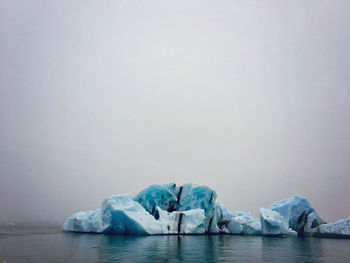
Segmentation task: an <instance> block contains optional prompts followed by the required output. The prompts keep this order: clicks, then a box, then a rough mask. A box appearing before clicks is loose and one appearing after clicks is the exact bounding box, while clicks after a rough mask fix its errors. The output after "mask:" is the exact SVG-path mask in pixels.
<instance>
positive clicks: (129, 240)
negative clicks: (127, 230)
mask: <svg viewBox="0 0 350 263" xmlns="http://www.w3.org/2000/svg"><path fill="white" fill-rule="evenodd" d="M1 261H6V262H8V263H11V262H263V261H267V262H350V239H326V238H324V239H320V238H304V239H300V238H294V237H289V238H268V237H252V236H229V235H212V236H192V235H188V236H144V237H132V236H105V235H94V234H74V233H63V232H61V231H60V225H58V224H42V223H41V224H33V223H31V224H20V225H18V224H17V225H6V224H3V225H0V262H1Z"/></svg>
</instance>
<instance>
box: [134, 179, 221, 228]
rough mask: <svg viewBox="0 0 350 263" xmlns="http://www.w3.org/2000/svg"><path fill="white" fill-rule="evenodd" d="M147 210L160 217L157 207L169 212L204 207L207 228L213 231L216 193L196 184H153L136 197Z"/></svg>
mask: <svg viewBox="0 0 350 263" xmlns="http://www.w3.org/2000/svg"><path fill="white" fill-rule="evenodd" d="M134 200H135V201H137V202H138V203H140V204H141V205H142V206H143V207H144V209H146V211H148V212H149V213H150V214H151V215H153V216H154V217H155V218H156V219H157V218H158V217H159V214H158V210H157V209H156V207H157V206H158V207H160V208H161V209H162V210H165V211H167V212H169V213H171V212H174V211H189V210H192V209H203V210H204V214H205V230H206V231H207V232H211V229H212V228H213V227H211V225H210V224H211V222H212V218H213V213H214V204H215V200H216V193H215V191H213V190H212V189H210V188H209V187H207V186H202V185H196V184H185V185H184V186H177V185H176V184H164V185H151V186H149V187H147V188H146V189H144V190H143V191H141V192H140V193H139V194H137V195H136V197H135V198H134Z"/></svg>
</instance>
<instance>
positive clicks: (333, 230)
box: [312, 217, 350, 238]
mask: <svg viewBox="0 0 350 263" xmlns="http://www.w3.org/2000/svg"><path fill="white" fill-rule="evenodd" d="M312 232H313V233H314V236H317V237H334V238H350V217H349V218H346V219H341V220H338V221H336V222H334V223H329V224H323V225H320V226H318V227H316V228H314V229H313V230H312Z"/></svg>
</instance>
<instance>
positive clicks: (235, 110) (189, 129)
mask: <svg viewBox="0 0 350 263" xmlns="http://www.w3.org/2000/svg"><path fill="white" fill-rule="evenodd" d="M167 182H176V183H177V184H184V183H187V182H194V183H199V184H204V185H208V186H210V187H212V188H213V189H215V190H216V192H217V194H218V201H220V202H221V203H223V204H224V205H226V206H227V207H228V208H229V209H230V210H232V211H238V210H243V211H251V212H252V213H253V214H254V215H255V216H257V215H258V210H259V207H260V206H263V207H267V206H269V205H270V204H271V203H272V202H275V201H278V200H281V199H284V198H287V197H291V196H293V195H295V194H300V195H304V196H306V197H307V198H308V199H309V201H310V202H311V203H312V204H313V206H314V207H315V208H316V210H317V211H318V212H319V214H320V215H321V216H323V217H324V218H325V219H326V220H327V221H334V220H337V219H341V218H345V217H349V216H350V197H349V195H350V190H349V186H350V2H349V1H348V0H344V1H341V0H335V1H334V0H329V1H322V0H308V1H305V0H290V1H282V0H276V1H261V0H256V1H252V0H237V1H234V0H232V1H203V0H201V1H188V0H186V1H164V0H162V1H129V0H128V1H116V0H113V1H112V0H111V1H87V0H81V1H47V0H39V1H24V0H23V1H17V0H11V1H6V0H0V221H23V220H56V221H62V220H64V219H65V218H67V217H68V216H70V215H71V214H72V213H74V212H77V211H81V210H88V209H89V210H90V209H95V208H97V207H99V205H100V203H101V201H102V200H103V199H104V198H105V197H107V196H109V195H111V194H121V193H130V194H132V195H134V194H136V193H137V192H138V191H140V190H141V189H143V188H145V187H147V186H148V185H150V184H161V183H167Z"/></svg>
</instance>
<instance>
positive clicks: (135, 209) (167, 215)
mask: <svg viewBox="0 0 350 263" xmlns="http://www.w3.org/2000/svg"><path fill="white" fill-rule="evenodd" d="M216 197H217V195H216V193H215V191H214V190H212V189H211V188H209V187H207V186H202V185H197V184H185V185H183V186H178V185H176V184H164V185H151V186H149V187H148V188H146V189H144V190H143V191H141V192H140V193H139V194H137V195H136V196H135V197H134V198H132V197H131V196H130V195H127V194H124V195H113V196H110V197H109V198H107V199H105V200H104V201H103V202H102V204H101V207H100V208H99V209H96V210H95V211H86V212H78V213H75V214H73V215H72V216H71V217H69V218H68V219H67V220H66V221H65V222H64V224H63V226H62V229H63V230H64V231H70V232H81V233H104V234H126V235H155V234H237V235H267V236H295V235H298V236H304V235H305V234H307V235H313V234H315V233H316V234H320V233H328V232H329V233H339V234H341V235H350V218H348V219H346V220H345V221H344V220H343V221H338V222H336V223H333V224H325V221H324V220H323V219H322V218H321V217H320V216H319V215H318V214H317V213H316V211H315V210H314V208H313V207H312V206H311V204H310V203H309V202H308V201H307V200H306V199H305V198H304V197H301V196H298V195H297V196H295V197H292V198H288V199H285V200H283V201H280V202H277V203H274V204H272V205H271V206H270V207H269V208H268V209H265V208H261V209H260V219H259V218H255V217H253V216H252V215H251V214H250V213H246V212H236V213H233V212H231V211H229V210H228V209H227V208H226V207H225V206H223V205H221V204H220V203H218V202H216Z"/></svg>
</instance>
